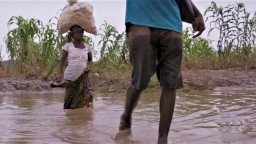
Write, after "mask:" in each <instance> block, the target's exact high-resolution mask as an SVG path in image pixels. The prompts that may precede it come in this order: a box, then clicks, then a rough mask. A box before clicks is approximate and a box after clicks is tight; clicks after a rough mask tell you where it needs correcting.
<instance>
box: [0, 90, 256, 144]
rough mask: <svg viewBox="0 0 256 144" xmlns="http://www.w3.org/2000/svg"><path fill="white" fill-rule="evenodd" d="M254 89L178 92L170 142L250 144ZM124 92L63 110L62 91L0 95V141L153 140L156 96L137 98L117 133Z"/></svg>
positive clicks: (254, 132) (91, 143) (115, 143)
mask: <svg viewBox="0 0 256 144" xmlns="http://www.w3.org/2000/svg"><path fill="white" fill-rule="evenodd" d="M255 101H256V91H255V89H238V88H222V89H220V88H219V89H216V91H214V92H213V93H210V94H206V93H201V94H199V95H188V94H182V93H179V94H178V97H177V103H176V110H175V114H174V119H173V123H172V126H171V131H170V136H169V140H170V142H169V143H172V144H231V143H232V144H255V143H256V107H255V106H256V103H255ZM123 104H124V94H114V93H105V94H97V95H96V96H95V103H94V108H93V109H92V108H90V109H80V110H73V111H70V110H66V111H64V110H63V109H62V107H63V94H59V93H57V94H52V93H49V94H31V95H25V94H23V95H1V96H0V114H1V116H0V133H1V135H0V143H7V144H18V143H19V144H20V143H33V144H34V143H36V144H49V143H54V144H56V143H60V144H71V143H72V144H130V143H131V144H154V143H156V140H157V133H158V132H157V131H158V120H159V112H158V111H159V96H158V94H152V95H149V94H146V93H143V96H142V98H141V100H140V102H139V104H138V106H137V108H136V109H135V112H134V115H133V127H132V132H131V133H129V134H127V135H126V134H119V135H121V136H120V137H119V138H118V139H117V140H113V136H116V135H115V134H116V132H117V131H118V124H119V117H120V115H121V113H122V110H123Z"/></svg>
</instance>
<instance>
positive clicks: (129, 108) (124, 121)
mask: <svg viewBox="0 0 256 144" xmlns="http://www.w3.org/2000/svg"><path fill="white" fill-rule="evenodd" d="M140 93H141V90H136V89H135V88H134V86H130V87H129V88H128V90H127V93H126V101H125V107H124V108H125V109H124V113H123V114H122V115H121V120H120V126H119V130H126V129H130V128H131V120H132V112H133V110H134V108H135V107H136V106H137V104H138V101H139V99H140Z"/></svg>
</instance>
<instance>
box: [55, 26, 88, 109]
mask: <svg viewBox="0 0 256 144" xmlns="http://www.w3.org/2000/svg"><path fill="white" fill-rule="evenodd" d="M83 34H84V30H83V29H82V28H81V27H80V26H78V25H75V26H72V27H71V28H70V32H69V34H68V42H67V43H66V44H65V45H64V46H63V48H62V52H61V58H60V61H59V65H58V73H57V77H56V81H57V82H58V83H60V82H61V79H62V73H63V66H64V62H65V60H66V59H67V60H68V66H67V67H66V69H65V72H64V79H65V83H66V84H65V87H66V91H65V98H64V109H77V108H83V107H84V106H86V107H90V106H91V105H92V101H93V95H92V93H91V91H92V87H91V84H90V81H89V78H88V73H89V71H90V69H91V64H92V53H91V48H90V46H89V45H87V44H85V43H83Z"/></svg>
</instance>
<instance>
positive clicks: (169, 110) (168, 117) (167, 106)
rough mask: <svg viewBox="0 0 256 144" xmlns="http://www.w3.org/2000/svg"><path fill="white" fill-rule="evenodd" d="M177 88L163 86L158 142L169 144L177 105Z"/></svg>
mask: <svg viewBox="0 0 256 144" xmlns="http://www.w3.org/2000/svg"><path fill="white" fill-rule="evenodd" d="M175 100H176V90H175V89H170V88H167V87H163V89H162V93H161V98H160V122H159V131H158V132H159V133H158V144H167V140H168V134H169V129H170V126H171V122H172V116H173V112H174V107H175Z"/></svg>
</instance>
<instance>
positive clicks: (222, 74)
mask: <svg viewBox="0 0 256 144" xmlns="http://www.w3.org/2000/svg"><path fill="white" fill-rule="evenodd" d="M182 76H183V82H184V88H185V89H194V90H212V89H214V88H216V87H230V86H239V87H256V70H255V69H247V70H245V69H236V70H188V71H182ZM91 81H92V83H93V85H94V88H95V90H98V91H110V92H112V91H115V92H117V91H125V89H126V88H127V87H128V86H129V81H130V76H126V77H125V78H122V79H118V78H100V77H94V76H93V75H92V76H91ZM51 82H52V81H49V80H48V81H45V80H39V79H17V78H2V79H0V93H2V94H3V93H18V92H49V91H56V90H60V91H63V89H56V88H55V89H53V88H51V87H50V84H51ZM151 88H152V87H151ZM157 89H158V87H157Z"/></svg>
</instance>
